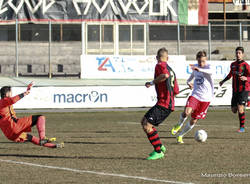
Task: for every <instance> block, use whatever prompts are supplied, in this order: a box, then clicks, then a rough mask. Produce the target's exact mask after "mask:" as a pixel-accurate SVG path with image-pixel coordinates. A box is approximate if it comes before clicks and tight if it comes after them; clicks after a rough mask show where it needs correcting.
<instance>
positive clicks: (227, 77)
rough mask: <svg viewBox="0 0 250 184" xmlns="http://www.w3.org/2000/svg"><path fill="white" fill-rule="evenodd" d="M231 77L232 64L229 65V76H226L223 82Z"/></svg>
mask: <svg viewBox="0 0 250 184" xmlns="http://www.w3.org/2000/svg"><path fill="white" fill-rule="evenodd" d="M231 77H232V64H231V65H230V72H229V74H228V75H227V76H226V78H225V79H224V80H223V81H224V82H225V81H227V80H229V79H230V78H231Z"/></svg>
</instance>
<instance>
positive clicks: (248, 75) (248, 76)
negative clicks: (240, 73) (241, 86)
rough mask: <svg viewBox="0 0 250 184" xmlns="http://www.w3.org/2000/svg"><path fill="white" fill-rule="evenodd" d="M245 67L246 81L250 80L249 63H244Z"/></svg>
mask: <svg viewBox="0 0 250 184" xmlns="http://www.w3.org/2000/svg"><path fill="white" fill-rule="evenodd" d="M246 69H247V76H246V77H247V82H250V67H249V64H248V63H246Z"/></svg>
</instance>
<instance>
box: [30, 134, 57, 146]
mask: <svg viewBox="0 0 250 184" xmlns="http://www.w3.org/2000/svg"><path fill="white" fill-rule="evenodd" d="M28 140H29V141H30V142H32V143H33V144H35V145H39V146H40V139H39V138H38V137H35V136H33V135H30V134H28ZM43 146H44V147H48V148H56V145H55V144H53V143H46V144H44V145H43Z"/></svg>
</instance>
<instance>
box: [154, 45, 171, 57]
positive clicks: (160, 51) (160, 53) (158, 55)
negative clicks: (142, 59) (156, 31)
mask: <svg viewBox="0 0 250 184" xmlns="http://www.w3.org/2000/svg"><path fill="white" fill-rule="evenodd" d="M164 52H166V53H167V54H168V50H167V49H166V48H165V47H162V48H160V49H159V50H158V51H157V56H156V58H157V60H159V59H160V57H162V56H163V53H164Z"/></svg>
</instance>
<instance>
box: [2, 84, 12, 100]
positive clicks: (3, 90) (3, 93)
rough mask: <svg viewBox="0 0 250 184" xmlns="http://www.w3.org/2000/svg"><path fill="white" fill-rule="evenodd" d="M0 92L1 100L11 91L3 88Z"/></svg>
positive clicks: (7, 87)
mask: <svg viewBox="0 0 250 184" xmlns="http://www.w3.org/2000/svg"><path fill="white" fill-rule="evenodd" d="M0 91H1V98H5V97H6V94H7V93H8V92H10V91H11V87H10V86H4V87H2V88H1V90H0Z"/></svg>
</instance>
